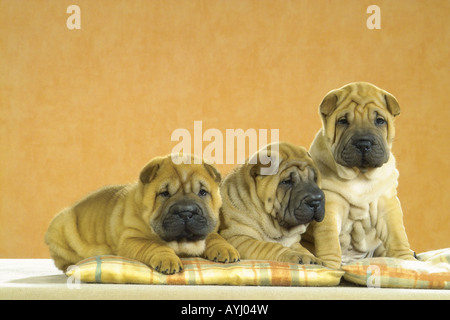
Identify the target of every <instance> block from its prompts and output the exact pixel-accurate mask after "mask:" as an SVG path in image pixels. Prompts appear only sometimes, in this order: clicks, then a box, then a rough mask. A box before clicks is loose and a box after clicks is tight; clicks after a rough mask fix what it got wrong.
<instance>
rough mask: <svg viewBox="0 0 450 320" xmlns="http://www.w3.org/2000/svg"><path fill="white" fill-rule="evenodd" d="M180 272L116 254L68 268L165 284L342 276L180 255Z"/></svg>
mask: <svg viewBox="0 0 450 320" xmlns="http://www.w3.org/2000/svg"><path fill="white" fill-rule="evenodd" d="M181 260H182V262H183V266H184V271H183V272H180V273H176V274H173V275H163V274H161V273H159V272H156V271H153V270H152V269H151V268H149V267H148V266H146V265H145V264H143V263H141V262H139V261H135V260H131V259H128V258H124V257H119V256H109V255H107V256H96V257H91V258H88V259H85V260H82V261H80V262H79V263H77V264H76V265H75V266H72V267H70V268H69V269H68V270H67V272H66V274H67V276H68V277H71V278H72V279H74V280H80V281H83V282H95V283H135V284H169V285H250V286H252V285H254V286H336V285H338V284H339V282H340V280H341V277H342V275H343V274H344V272H343V271H341V270H333V269H329V268H325V267H321V266H316V265H300V264H294V263H284V262H275V261H265V260H264V261H263V260H242V261H240V262H236V263H226V264H222V263H215V262H212V261H209V260H205V259H201V258H182V259H181Z"/></svg>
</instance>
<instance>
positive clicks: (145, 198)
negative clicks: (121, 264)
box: [45, 155, 239, 274]
mask: <svg viewBox="0 0 450 320" xmlns="http://www.w3.org/2000/svg"><path fill="white" fill-rule="evenodd" d="M179 157H180V156H178V155H172V156H170V155H169V156H165V157H158V158H154V159H153V160H152V161H151V162H149V163H148V164H147V165H146V166H145V167H144V169H143V170H142V171H141V173H140V177H139V181H138V182H136V183H133V184H129V185H118V186H110V187H105V188H103V189H101V190H99V191H97V192H95V193H93V194H91V195H89V196H88V197H87V198H85V199H83V200H81V201H80V202H78V203H77V204H75V205H74V206H72V207H69V208H66V209H64V210H63V211H62V212H61V213H59V214H58V215H57V216H56V217H55V218H54V219H53V221H52V222H51V224H50V227H49V229H48V231H47V234H46V236H45V241H46V243H47V244H48V245H49V246H50V253H51V256H52V258H53V259H54V260H55V264H56V266H57V267H58V268H60V269H62V270H65V269H66V268H67V267H68V266H69V265H71V264H75V263H77V262H78V261H80V260H82V259H84V258H88V257H90V256H95V255H103V254H114V255H120V256H125V257H129V258H131V259H136V260H139V261H141V262H143V263H145V264H147V265H149V266H150V267H152V268H154V269H155V270H157V271H160V272H162V273H165V274H172V273H175V272H179V271H181V270H182V269H183V265H182V263H181V260H180V258H179V257H178V256H203V257H205V258H207V259H210V260H214V261H220V262H230V261H237V260H239V254H238V252H237V251H236V250H235V249H234V248H233V247H232V246H231V245H230V244H228V243H227V242H226V241H225V240H224V239H223V238H222V237H220V236H219V235H218V234H217V230H218V227H219V208H220V206H221V203H222V201H221V197H220V192H219V182H220V179H221V178H220V174H219V172H218V171H217V170H216V169H215V168H214V167H213V166H211V165H209V164H206V163H203V162H201V161H199V163H200V164H183V163H181V164H174V162H175V163H179V162H181V161H180V158H179ZM174 160H175V161H174ZM181 160H183V162H184V163H194V157H193V156H191V155H185V156H184V158H182V159H181ZM197 160H198V159H197Z"/></svg>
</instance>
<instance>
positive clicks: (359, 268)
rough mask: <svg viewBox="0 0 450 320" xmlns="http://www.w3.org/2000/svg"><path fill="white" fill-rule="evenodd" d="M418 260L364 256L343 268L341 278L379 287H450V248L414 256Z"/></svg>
mask: <svg viewBox="0 0 450 320" xmlns="http://www.w3.org/2000/svg"><path fill="white" fill-rule="evenodd" d="M417 258H418V260H419V261H407V260H401V259H396V258H387V257H383V258H367V259H362V260H359V261H356V262H353V263H350V264H347V265H345V266H343V267H342V269H343V270H344V271H345V275H344V279H345V280H347V281H350V282H352V283H356V284H359V285H364V286H368V287H378V288H417V289H450V248H447V249H441V250H436V251H430V252H425V253H421V254H419V255H417Z"/></svg>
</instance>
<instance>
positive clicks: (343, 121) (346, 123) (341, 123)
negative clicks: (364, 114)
mask: <svg viewBox="0 0 450 320" xmlns="http://www.w3.org/2000/svg"><path fill="white" fill-rule="evenodd" d="M337 123H338V124H340V125H341V126H348V125H349V124H350V123H349V122H348V120H347V118H346V117H342V118H340V119H339V120H338V121H337Z"/></svg>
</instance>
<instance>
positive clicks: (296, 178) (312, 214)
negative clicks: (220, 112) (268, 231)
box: [246, 142, 325, 228]
mask: <svg viewBox="0 0 450 320" xmlns="http://www.w3.org/2000/svg"><path fill="white" fill-rule="evenodd" d="M274 149H275V150H276V149H278V150H277V151H275V150H274ZM261 152H264V153H267V152H269V153H270V154H271V156H272V157H276V158H277V159H278V163H279V165H278V166H279V167H278V171H277V173H276V174H273V175H261V174H260V171H261V168H262V167H264V166H267V164H263V163H261V162H256V163H250V162H251V161H248V163H247V164H246V166H247V176H248V177H249V179H250V180H251V181H250V183H253V184H254V185H255V190H256V191H255V192H256V195H255V196H256V198H257V200H256V201H258V200H259V201H260V202H261V203H262V205H263V207H264V210H265V212H266V213H267V214H269V215H271V216H272V217H273V218H274V219H277V221H278V223H279V224H280V225H281V226H282V227H285V228H291V227H295V226H298V225H301V224H307V223H309V222H311V221H313V220H316V221H322V220H323V218H324V214H325V196H324V193H323V191H322V190H321V189H320V173H319V170H318V169H317V167H316V166H315V164H314V163H313V161H312V159H311V157H310V156H309V154H308V152H307V151H306V149H305V148H303V147H298V146H294V145H292V144H289V143H285V142H283V143H277V144H271V145H268V146H266V147H265V148H263V149H262V150H260V151H258V153H261Z"/></svg>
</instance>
